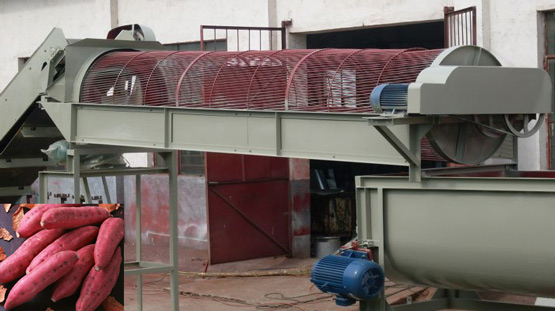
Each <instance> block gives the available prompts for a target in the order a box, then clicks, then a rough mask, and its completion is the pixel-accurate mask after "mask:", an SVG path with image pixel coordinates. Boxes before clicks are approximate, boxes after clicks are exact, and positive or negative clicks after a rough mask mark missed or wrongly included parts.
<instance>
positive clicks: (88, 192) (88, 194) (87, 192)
mask: <svg viewBox="0 0 555 311" xmlns="http://www.w3.org/2000/svg"><path fill="white" fill-rule="evenodd" d="M81 180H82V181H83V190H84V191H85V202H86V203H87V204H92V199H91V189H90V187H89V180H88V178H87V177H83V178H81Z"/></svg>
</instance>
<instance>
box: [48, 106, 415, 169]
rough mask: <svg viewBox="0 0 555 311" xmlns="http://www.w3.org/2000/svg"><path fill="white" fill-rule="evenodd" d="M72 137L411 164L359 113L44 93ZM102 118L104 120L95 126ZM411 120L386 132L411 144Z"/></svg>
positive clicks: (115, 143) (119, 143)
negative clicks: (75, 98)
mask: <svg viewBox="0 0 555 311" xmlns="http://www.w3.org/2000/svg"><path fill="white" fill-rule="evenodd" d="M41 104H42V106H43V107H44V108H45V110H46V111H47V112H48V114H49V115H50V117H51V118H54V119H58V118H61V117H62V116H66V115H72V116H74V118H75V120H74V122H66V123H65V125H64V122H63V121H61V120H60V121H56V120H54V122H55V123H56V124H61V125H63V126H65V127H66V128H65V129H61V132H62V133H65V134H64V137H65V138H66V140H68V141H70V142H74V143H83V144H100V145H107V146H126V147H133V148H154V149H159V150H165V151H170V150H184V149H186V150H193V151H207V152H221V153H235V154H248V155H263V156H281V157H291V158H306V159H322V160H335V161H346V162H361V163H375V164H385V165H401V166H408V163H407V161H406V160H405V158H404V157H403V156H401V155H399V153H398V151H397V150H396V149H395V148H394V147H392V146H391V145H390V144H389V142H388V141H387V140H386V139H385V138H383V137H382V136H381V135H380V134H378V132H377V131H376V130H375V129H374V128H372V127H369V126H368V121H367V120H366V119H364V117H367V116H368V115H361V114H347V113H345V114H329V113H313V112H291V111H287V112H284V111H241V110H210V109H195V108H183V107H153V106H125V105H94V104H83V103H78V104H70V103H54V102H48V101H45V100H43V101H42V102H41ZM100 124H102V126H99V125H100ZM408 127H409V125H407V124H404V125H398V126H395V127H392V128H391V131H392V132H393V134H394V135H395V137H397V139H399V140H400V141H401V142H402V143H403V144H404V145H406V146H408V145H409V139H410V138H409V130H408Z"/></svg>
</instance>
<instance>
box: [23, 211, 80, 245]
mask: <svg viewBox="0 0 555 311" xmlns="http://www.w3.org/2000/svg"><path fill="white" fill-rule="evenodd" d="M76 205H77V204H37V206H35V207H34V208H33V209H31V210H30V211H29V212H27V214H25V216H23V218H22V219H21V223H20V224H19V229H18V230H17V235H18V236H19V237H22V238H28V237H30V236H32V235H33V234H35V233H37V232H39V231H40V230H42V229H43V228H42V226H41V225H40V221H41V218H42V215H43V214H44V213H45V212H46V211H48V210H50V209H53V208H59V207H64V206H66V207H69V206H76Z"/></svg>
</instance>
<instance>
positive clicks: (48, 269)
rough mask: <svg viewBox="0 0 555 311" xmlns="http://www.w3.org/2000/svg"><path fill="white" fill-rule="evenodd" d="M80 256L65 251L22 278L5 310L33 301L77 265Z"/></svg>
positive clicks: (5, 305) (12, 292)
mask: <svg viewBox="0 0 555 311" xmlns="http://www.w3.org/2000/svg"><path fill="white" fill-rule="evenodd" d="M78 259H79V256H78V255H77V252H74V251H63V252H59V253H57V254H56V255H54V256H52V257H50V259H48V260H47V261H46V262H44V263H43V264H41V265H40V266H38V267H37V268H36V269H35V271H34V272H33V273H31V274H29V275H26V276H24V277H22V278H21V279H20V280H19V281H18V282H17V283H15V285H14V287H13V288H12V289H11V290H10V294H9V295H8V299H7V300H6V304H4V308H6V310H10V309H13V308H14V307H16V306H19V305H20V304H22V303H25V302H27V301H29V300H31V299H33V298H34V297H35V296H36V295H37V294H38V293H40V292H41V291H42V290H44V289H45V288H46V287H47V286H48V285H50V284H52V283H54V282H56V281H57V280H58V279H60V278H61V277H62V276H64V275H65V274H66V273H68V272H69V271H70V270H71V268H72V267H73V266H74V265H75V263H76V262H77V260H78Z"/></svg>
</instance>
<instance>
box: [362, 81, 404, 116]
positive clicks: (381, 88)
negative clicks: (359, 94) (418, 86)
mask: <svg viewBox="0 0 555 311" xmlns="http://www.w3.org/2000/svg"><path fill="white" fill-rule="evenodd" d="M408 90H409V85H408V84H380V85H378V86H377V87H375V88H374V89H373V90H372V93H370V105H371V106H372V109H374V111H375V112H377V113H403V112H406V111H407V102H408Z"/></svg>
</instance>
